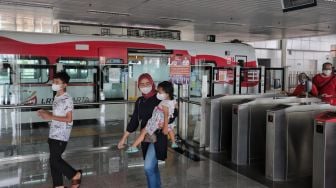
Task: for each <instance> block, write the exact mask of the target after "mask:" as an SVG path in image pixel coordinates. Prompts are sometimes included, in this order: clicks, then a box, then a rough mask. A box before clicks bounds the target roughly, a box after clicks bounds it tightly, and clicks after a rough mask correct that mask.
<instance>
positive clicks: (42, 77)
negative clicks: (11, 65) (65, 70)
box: [16, 58, 49, 83]
mask: <svg viewBox="0 0 336 188" xmlns="http://www.w3.org/2000/svg"><path fill="white" fill-rule="evenodd" d="M16 63H17V65H31V66H18V69H19V71H18V73H19V75H20V83H46V82H48V81H49V69H48V68H45V67H41V66H39V65H47V60H46V59H43V58H29V59H24V58H22V59H21V58H20V59H18V60H16Z"/></svg>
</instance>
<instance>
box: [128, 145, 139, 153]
mask: <svg viewBox="0 0 336 188" xmlns="http://www.w3.org/2000/svg"><path fill="white" fill-rule="evenodd" d="M137 152H139V149H138V148H137V147H132V146H131V147H129V148H128V149H127V150H126V153H137Z"/></svg>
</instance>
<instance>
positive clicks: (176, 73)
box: [169, 55, 191, 84]
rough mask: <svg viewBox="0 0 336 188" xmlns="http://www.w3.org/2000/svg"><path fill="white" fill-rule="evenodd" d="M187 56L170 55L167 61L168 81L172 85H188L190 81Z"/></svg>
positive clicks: (189, 60)
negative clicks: (169, 80)
mask: <svg viewBox="0 0 336 188" xmlns="http://www.w3.org/2000/svg"><path fill="white" fill-rule="evenodd" d="M190 62H191V57H190V56H189V55H171V56H170V61H169V70H170V71H169V74H170V79H171V81H172V82H173V83H174V84H189V81H190Z"/></svg>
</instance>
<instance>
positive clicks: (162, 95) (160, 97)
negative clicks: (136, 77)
mask: <svg viewBox="0 0 336 188" xmlns="http://www.w3.org/2000/svg"><path fill="white" fill-rule="evenodd" d="M156 98H157V99H159V100H160V101H162V100H165V99H166V98H167V94H165V93H162V94H160V93H157V94H156Z"/></svg>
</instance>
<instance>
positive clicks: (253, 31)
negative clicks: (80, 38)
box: [0, 0, 336, 41]
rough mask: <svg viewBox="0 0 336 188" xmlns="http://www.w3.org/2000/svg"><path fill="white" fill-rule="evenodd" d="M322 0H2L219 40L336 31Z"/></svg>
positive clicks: (331, 10) (328, 0)
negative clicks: (287, 2)
mask: <svg viewBox="0 0 336 188" xmlns="http://www.w3.org/2000/svg"><path fill="white" fill-rule="evenodd" d="M13 2H14V3H13ZM317 4H318V5H317V6H316V7H311V8H306V9H302V10H297V11H292V12H287V13H283V11H282V5H281V0H258V1H256V0H166V1H163V0H32V1H30V2H27V1H26V0H16V1H2V0H0V8H1V6H4V5H9V6H14V7H15V6H19V5H20V6H27V7H34V6H36V7H43V8H51V9H52V14H53V18H54V19H57V20H63V21H64V20H66V21H80V22H95V23H101V24H110V25H124V26H125V25H127V26H137V27H139V26H140V27H159V28H167V29H178V30H181V31H182V39H187V40H205V38H206V35H209V34H213V35H216V36H217V37H216V38H217V39H216V40H217V41H229V40H232V39H240V40H243V41H258V40H270V39H281V38H293V37H304V36H317V35H328V34H336V0H318V1H317ZM33 13H35V14H36V11H35V12H33Z"/></svg>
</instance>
